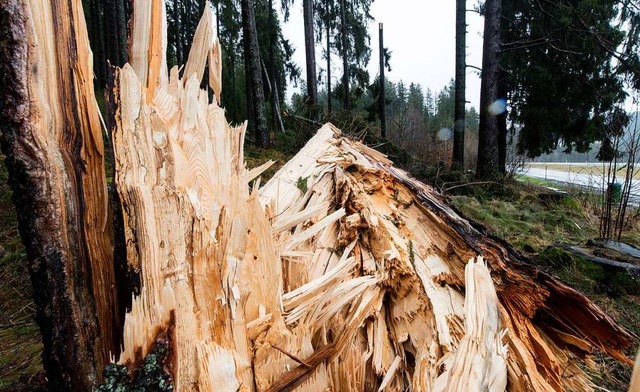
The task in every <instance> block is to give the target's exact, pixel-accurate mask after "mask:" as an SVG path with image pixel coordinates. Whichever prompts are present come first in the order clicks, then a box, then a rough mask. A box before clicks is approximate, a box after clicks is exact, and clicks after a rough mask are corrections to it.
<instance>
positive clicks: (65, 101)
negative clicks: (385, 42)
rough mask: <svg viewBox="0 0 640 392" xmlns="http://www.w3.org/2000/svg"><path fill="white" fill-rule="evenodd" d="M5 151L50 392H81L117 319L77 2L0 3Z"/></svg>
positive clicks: (111, 339) (97, 371)
mask: <svg viewBox="0 0 640 392" xmlns="http://www.w3.org/2000/svg"><path fill="white" fill-rule="evenodd" d="M0 35H1V37H0V41H1V42H3V45H1V46H0V59H1V60H0V67H1V68H2V74H3V77H2V79H1V82H0V83H1V84H2V85H1V88H0V91H1V92H0V95H1V98H0V99H1V100H2V106H1V107H2V113H0V117H1V121H0V123H1V124H2V125H1V126H2V149H3V152H4V154H5V155H6V156H7V159H6V164H7V167H8V169H9V173H10V183H11V186H12V189H13V195H14V201H15V205H16V210H17V213H18V219H19V225H20V233H21V235H22V239H23V241H24V243H25V245H26V248H27V252H28V255H29V259H30V265H29V270H30V274H31V280H32V283H33V286H34V299H35V301H34V302H35V304H36V307H37V319H38V324H39V325H40V329H41V331H42V337H43V342H44V352H43V362H44V367H45V370H46V373H47V378H48V380H49V383H50V386H51V390H55V391H63V390H72V391H88V390H91V389H92V387H94V386H95V385H96V383H97V382H98V380H99V379H100V378H101V371H102V368H103V366H104V365H105V363H107V361H108V360H109V355H110V354H115V353H117V350H118V346H119V341H120V336H119V334H118V332H117V331H118V328H117V326H119V325H120V320H119V319H118V315H119V311H118V304H117V302H116V299H115V298H116V285H115V280H114V271H113V264H112V248H111V244H110V240H109V229H110V228H109V226H108V225H107V187H106V181H105V175H104V149H103V142H102V130H101V126H100V121H99V117H98V116H99V114H98V106H97V104H96V100H95V96H94V90H93V69H92V54H91V51H90V49H89V42H88V38H87V31H86V25H85V21H84V16H83V11H82V4H81V2H80V0H77V1H66V0H64V1H63V0H50V1H41V0H6V1H3V2H1V3H0Z"/></svg>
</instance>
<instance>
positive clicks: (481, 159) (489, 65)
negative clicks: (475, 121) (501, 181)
mask: <svg viewBox="0 0 640 392" xmlns="http://www.w3.org/2000/svg"><path fill="white" fill-rule="evenodd" d="M501 10H502V0H488V1H487V2H486V3H485V17H484V41H483V47H482V80H481V82H480V125H479V129H478V167H477V170H476V175H477V176H478V177H479V178H492V177H497V176H500V175H501V170H500V167H499V161H500V152H499V148H498V144H499V140H498V138H499V128H498V116H497V115H498V114H499V113H498V112H497V111H496V110H495V109H492V108H495V105H494V104H495V102H496V100H497V99H498V74H499V72H500V71H499V63H498V61H499V60H498V55H499V52H500V15H501Z"/></svg>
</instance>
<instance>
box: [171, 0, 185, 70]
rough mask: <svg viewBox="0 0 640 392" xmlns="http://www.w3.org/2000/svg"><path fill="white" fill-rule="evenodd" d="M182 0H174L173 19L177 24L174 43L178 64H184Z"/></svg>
mask: <svg viewBox="0 0 640 392" xmlns="http://www.w3.org/2000/svg"><path fill="white" fill-rule="evenodd" d="M180 15H181V14H180V1H179V0H173V20H174V22H175V26H176V30H175V32H174V36H173V45H174V46H175V48H176V61H177V62H178V65H179V66H180V65H182V64H184V62H183V56H182V39H181V36H182V35H181V32H182V26H181V21H180V19H181V17H180Z"/></svg>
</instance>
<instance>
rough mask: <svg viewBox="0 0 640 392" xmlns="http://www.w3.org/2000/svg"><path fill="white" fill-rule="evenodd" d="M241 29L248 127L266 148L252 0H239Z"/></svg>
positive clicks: (264, 118)
mask: <svg viewBox="0 0 640 392" xmlns="http://www.w3.org/2000/svg"><path fill="white" fill-rule="evenodd" d="M240 6H241V8H242V31H243V34H244V38H243V41H244V42H243V43H244V67H245V74H246V85H247V102H248V104H247V115H248V118H249V129H250V131H252V132H253V133H254V134H255V138H256V144H258V146H260V147H263V148H266V147H269V146H270V145H271V138H270V137H269V130H268V128H267V118H266V116H265V99H264V89H263V85H262V67H261V66H260V48H259V47H258V32H257V30H256V19H255V13H254V11H255V8H254V2H253V0H241V1H240Z"/></svg>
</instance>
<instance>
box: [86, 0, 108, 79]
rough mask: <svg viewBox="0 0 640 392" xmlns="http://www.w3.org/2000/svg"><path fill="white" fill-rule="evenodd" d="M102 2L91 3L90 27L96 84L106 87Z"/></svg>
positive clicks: (94, 1) (95, 0)
mask: <svg viewBox="0 0 640 392" xmlns="http://www.w3.org/2000/svg"><path fill="white" fill-rule="evenodd" d="M101 4H102V2H100V1H98V0H91V1H90V2H89V7H90V8H89V15H90V16H91V25H90V26H89V40H90V42H93V69H94V72H95V77H96V84H97V85H98V86H104V85H105V83H106V80H107V59H106V57H105V54H104V39H102V38H103V36H102V29H103V28H104V26H103V24H102V18H101V16H100V14H101V8H102V5H101Z"/></svg>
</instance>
